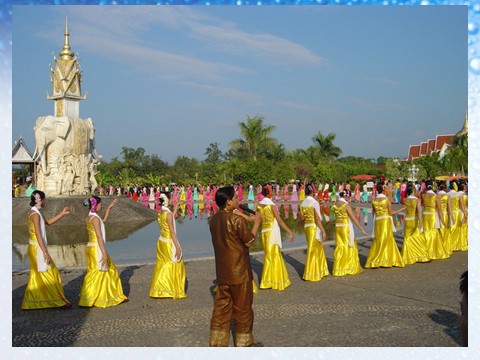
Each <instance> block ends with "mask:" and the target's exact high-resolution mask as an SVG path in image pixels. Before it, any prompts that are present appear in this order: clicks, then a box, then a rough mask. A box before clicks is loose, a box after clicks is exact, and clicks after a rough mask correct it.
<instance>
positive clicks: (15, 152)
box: [12, 138, 35, 164]
mask: <svg viewBox="0 0 480 360" xmlns="http://www.w3.org/2000/svg"><path fill="white" fill-rule="evenodd" d="M33 162H35V161H34V160H33V157H32V153H31V152H30V150H28V148H27V145H26V144H25V142H24V141H23V139H22V138H20V139H18V141H15V144H14V145H13V149H12V163H13V164H25V163H33Z"/></svg>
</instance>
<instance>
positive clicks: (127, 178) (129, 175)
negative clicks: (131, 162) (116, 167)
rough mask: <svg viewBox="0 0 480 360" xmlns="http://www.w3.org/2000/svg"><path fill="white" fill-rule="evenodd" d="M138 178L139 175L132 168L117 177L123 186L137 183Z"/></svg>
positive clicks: (121, 171)
mask: <svg viewBox="0 0 480 360" xmlns="http://www.w3.org/2000/svg"><path fill="white" fill-rule="evenodd" d="M136 177H137V174H136V173H135V171H134V170H133V169H131V168H123V169H122V170H120V172H119V173H118V175H117V179H118V180H119V181H120V183H121V184H123V185H127V184H132V183H133V182H134V181H135V178H136Z"/></svg>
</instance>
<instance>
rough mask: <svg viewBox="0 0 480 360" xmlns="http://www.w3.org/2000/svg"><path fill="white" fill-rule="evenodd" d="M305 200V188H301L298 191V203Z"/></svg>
mask: <svg viewBox="0 0 480 360" xmlns="http://www.w3.org/2000/svg"><path fill="white" fill-rule="evenodd" d="M303 200H305V187H304V186H301V187H300V189H299V190H298V201H303Z"/></svg>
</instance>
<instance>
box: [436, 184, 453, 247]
mask: <svg viewBox="0 0 480 360" xmlns="http://www.w3.org/2000/svg"><path fill="white" fill-rule="evenodd" d="M438 195H440V207H441V209H440V216H441V217H442V218H443V220H444V221H445V224H446V226H445V225H443V224H442V222H441V221H440V234H441V235H442V239H443V246H444V247H445V251H446V252H447V253H449V254H451V253H452V251H453V250H452V235H451V231H450V218H449V216H448V198H449V196H448V194H447V193H446V192H445V191H440V192H439V193H438Z"/></svg>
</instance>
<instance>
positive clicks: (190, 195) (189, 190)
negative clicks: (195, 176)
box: [187, 185, 193, 201]
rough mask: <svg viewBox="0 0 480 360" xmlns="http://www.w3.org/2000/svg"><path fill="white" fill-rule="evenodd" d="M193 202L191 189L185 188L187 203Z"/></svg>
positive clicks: (189, 187)
mask: <svg viewBox="0 0 480 360" xmlns="http://www.w3.org/2000/svg"><path fill="white" fill-rule="evenodd" d="M192 200H193V192H192V187H191V186H190V185H188V187H187V201H192Z"/></svg>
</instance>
